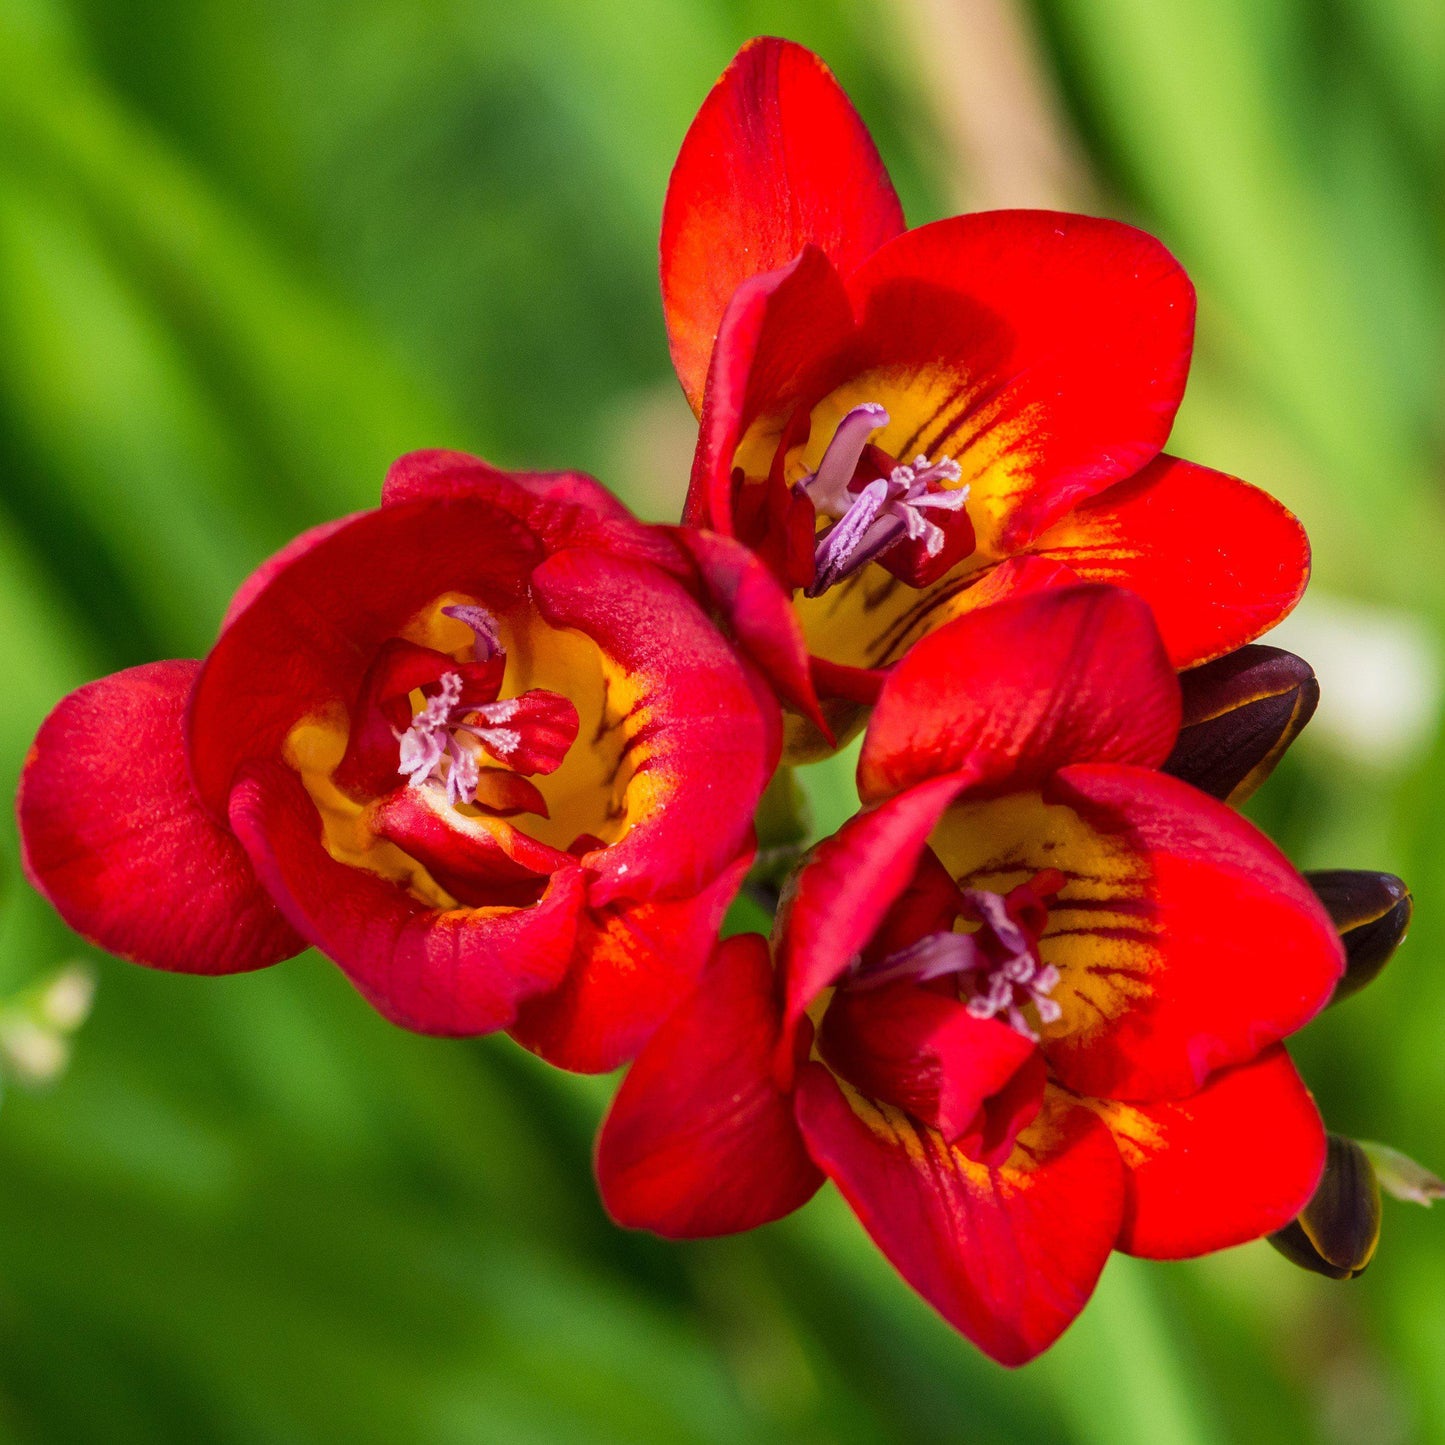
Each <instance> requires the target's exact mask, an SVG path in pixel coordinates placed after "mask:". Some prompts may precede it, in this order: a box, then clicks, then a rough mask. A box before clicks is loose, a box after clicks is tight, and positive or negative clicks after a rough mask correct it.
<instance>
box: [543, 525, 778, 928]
mask: <svg viewBox="0 0 1445 1445" xmlns="http://www.w3.org/2000/svg"><path fill="white" fill-rule="evenodd" d="M532 587H533V596H534V598H535V601H536V604H537V607H538V609H539V611H540V612H541V613H542V615H543V616H544V617H545V618H546V619H547V620H548V621H549V622H550V623H552V624H553V625H554V626H557V627H575V628H578V629H579V630H581V631H582V632H585V633H587V634H588V635H589V636H590V637H593V638H594V639H595V640H596V641H597V643H598V645H599V646H600V647H601V648H602V651H603V652H604V653H605V654H606V655H607V657H608V659H609V660H610V661H611V662H612V663H614V664H615V665H616V668H617V673H616V675H615V676H613V677H611V679H610V684H611V687H612V689H613V694H614V697H615V698H616V699H617V700H618V701H619V702H621V703H625V704H627V710H626V716H625V717H624V718H623V720H622V722H621V723H620V724H619V726H620V727H621V728H622V729H623V735H624V737H625V739H626V742H625V744H624V747H623V751H622V757H621V761H620V764H619V766H620V768H622V769H630V775H629V774H623V776H624V777H626V787H625V791H624V794H623V804H624V807H625V810H626V824H627V826H626V830H625V832H624V833H623V836H622V838H621V841H620V842H617V843H615V844H613V845H612V846H611V847H609V848H606V849H603V850H601V851H599V852H597V853H591V854H588V855H587V857H586V858H585V859H584V860H583V861H584V864H585V866H586V867H587V868H588V869H589V870H591V871H592V872H593V873H595V875H596V877H595V879H594V881H593V883H592V885H591V889H590V893H589V896H590V898H591V901H592V903H593V904H594V905H595V906H598V907H601V906H602V905H604V904H607V903H611V902H613V901H616V900H620V899H624V898H637V899H650V898H654V897H658V896H664V897H674V898H676V897H680V896H689V895H691V894H693V893H696V892H697V891H699V890H700V889H701V888H703V887H704V886H706V885H707V884H708V883H710V882H711V881H712V880H713V879H714V878H715V877H716V876H717V874H718V871H719V870H720V869H722V868H724V867H726V866H727V865H729V864H730V863H732V862H733V860H734V859H736V858H737V857H738V855H739V854H740V853H741V852H742V851H743V850H744V849H745V848H747V847H748V846H749V845H750V839H751V837H752V825H753V810H754V808H755V807H756V806H757V802H758V799H759V797H760V796H761V795H762V790H763V788H764V786H765V785H766V784H767V781H768V777H769V775H770V773H771V771H772V762H773V759H772V748H773V744H774V742H775V740H776V732H775V731H774V727H775V719H770V718H766V717H764V716H763V715H762V713H761V711H760V709H759V706H758V699H757V697H756V695H755V693H754V691H753V688H752V685H751V682H750V680H749V676H748V673H747V671H746V670H745V669H744V666H743V664H742V663H741V661H740V660H739V659H738V657H737V655H736V653H734V652H733V650H732V649H731V648H730V647H729V646H728V644H727V642H726V640H725V639H724V638H723V636H722V634H721V633H720V632H718V630H717V629H716V628H715V627H714V626H713V625H712V623H711V622H709V621H708V619H707V618H706V617H705V616H704V615H703V613H702V612H701V610H700V609H699V608H698V606H697V604H696V603H695V602H694V601H693V600H692V598H691V597H690V596H688V594H687V593H686V592H685V591H684V589H683V588H682V587H681V586H680V585H679V584H678V583H676V582H674V581H672V580H671V579H670V578H667V577H664V576H662V575H661V574H660V573H658V572H656V571H655V570H653V569H652V568H648V567H643V566H640V565H639V564H637V563H634V562H628V561H624V560H622V559H619V558H612V557H607V556H603V555H602V554H600V553H598V552H594V551H591V550H590V549H589V550H586V551H582V550H573V551H568V552H562V553H559V554H557V555H556V556H554V557H551V558H549V559H548V560H547V561H546V562H545V563H543V564H542V566H540V567H539V568H538V569H537V571H536V573H535V574H534V576H533V582H532Z"/></svg>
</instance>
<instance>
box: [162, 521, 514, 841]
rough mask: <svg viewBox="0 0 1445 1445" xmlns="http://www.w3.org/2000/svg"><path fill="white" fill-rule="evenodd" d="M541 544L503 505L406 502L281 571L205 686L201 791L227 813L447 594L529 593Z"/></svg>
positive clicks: (197, 731)
mask: <svg viewBox="0 0 1445 1445" xmlns="http://www.w3.org/2000/svg"><path fill="white" fill-rule="evenodd" d="M539 556H540V552H539V548H538V543H537V541H536V538H535V537H534V536H533V535H532V533H531V532H530V531H528V530H527V529H526V528H525V527H523V526H522V525H521V523H519V522H518V521H517V520H516V519H515V518H514V517H512V516H509V515H508V514H507V513H506V512H504V511H502V510H500V509H499V508H498V506H496V505H495V504H494V503H492V502H489V501H486V500H478V499H471V498H468V499H456V500H437V501H425V500H424V501H415V502H406V503H399V504H398V505H396V506H394V507H389V508H387V509H386V510H384V511H378V512H366V513H363V514H362V515H361V516H358V517H353V518H351V519H350V520H349V521H347V522H346V523H345V524H343V525H341V526H339V527H338V528H337V529H336V530H334V531H332V532H330V533H329V534H328V535H326V536H325V537H324V538H322V539H321V540H319V541H318V542H316V543H315V544H314V545H313V546H311V547H309V548H307V549H305V550H304V551H301V552H299V553H298V554H297V555H296V556H294V557H293V558H292V560H291V561H290V562H289V564H287V565H285V566H281V567H276V566H273V565H272V564H269V563H268V564H267V565H266V567H265V568H263V571H266V572H267V582H266V584H265V586H264V587H262V588H261V589H260V590H259V591H257V592H255V593H254V595H253V596H252V598H251V601H250V603H249V604H248V605H247V606H246V607H245V608H244V610H243V611H241V612H240V613H238V614H237V615H236V616H235V617H234V618H233V620H232V621H231V623H230V625H229V626H228V627H227V628H226V630H225V632H223V633H222V634H221V637H220V639H219V641H218V642H217V643H216V645H215V647H214V648H213V649H212V650H211V655H210V656H209V657H208V658H207V659H206V662H205V664H204V666H203V667H202V669H201V674H200V676H199V677H198V678H197V680H196V685H195V689H194V692H193V694H192V698H191V705H190V717H189V722H188V732H189V737H190V748H191V766H192V771H193V774H194V777H195V780H196V791H197V792H198V793H199V794H200V796H201V798H202V801H203V802H204V803H205V804H206V805H207V807H209V808H210V809H211V810H212V811H213V812H214V813H215V814H216V815H217V816H224V814H225V810H226V800H227V797H228V795H229V793H230V788H231V781H232V779H233V778H234V777H235V776H236V773H237V771H238V769H239V768H240V767H241V766H242V764H244V763H245V762H247V761H248V760H251V759H274V758H276V757H278V756H280V753H281V749H282V745H283V743H284V742H285V739H286V736H287V734H288V733H289V732H290V731H291V729H292V728H293V727H294V726H295V724H296V723H297V722H299V721H300V720H301V719H302V718H305V717H308V716H312V715H315V714H317V713H320V712H323V711H325V710H326V709H327V708H329V707H336V706H337V705H341V706H349V705H350V704H351V702H352V700H353V699H354V698H356V696H357V694H358V691H359V689H360V687H361V683H362V679H363V676H364V674H365V672H366V670H367V668H368V666H369V665H370V664H371V662H372V659H373V658H374V657H375V656H376V653H377V650H378V649H379V648H380V647H381V645H382V644H383V643H384V642H385V641H386V640H387V639H388V638H390V637H394V636H396V635H397V634H398V633H399V632H401V631H402V629H403V628H404V627H405V625H406V623H407V622H408V621H410V620H411V619H412V617H413V616H414V615H415V614H416V613H417V612H418V611H419V610H420V609H421V608H422V607H424V606H425V605H426V604H427V603H429V602H431V601H433V600H434V599H435V598H436V597H437V596H438V595H439V594H440V593H441V592H443V591H446V590H456V591H458V592H460V593H463V594H466V595H470V596H473V597H475V598H476V599H477V600H478V601H480V602H481V603H482V605H483V606H486V607H488V608H490V609H491V610H493V611H500V612H505V611H506V610H507V609H508V608H509V607H511V606H513V605H514V604H515V603H517V602H519V601H521V599H522V598H523V597H524V596H525V592H526V587H527V581H528V578H529V576H530V573H531V570H532V567H533V566H534V565H535V563H536V561H537V560H538V558H539Z"/></svg>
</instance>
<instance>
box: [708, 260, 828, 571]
mask: <svg viewBox="0 0 1445 1445" xmlns="http://www.w3.org/2000/svg"><path fill="white" fill-rule="evenodd" d="M852 335H853V312H852V310H851V308H850V307H849V304H848V295H847V292H846V291H844V289H843V283H842V280H841V279H840V278H839V276H838V273H837V272H836V271H835V270H834V269H833V267H832V265H831V264H830V263H829V261H828V258H827V257H826V256H825V255H824V254H823V253H822V252H821V251H820V250H818V248H817V247H816V246H807V247H805V248H804V249H803V250H802V252H801V253H800V254H799V255H798V256H797V257H796V258H795V259H793V260H791V261H790V262H789V263H788V264H787V265H786V266H781V267H779V268H778V269H777V270H776V271H767V272H764V273H763V274H761V275H758V276H754V277H752V278H751V279H750V280H748V281H745V282H744V283H743V284H742V285H741V286H740V287H739V288H738V290H737V292H736V293H735V294H734V295H733V297H732V298H731V300H730V301H729V302H728V304H727V308H726V310H725V311H724V312H723V314H722V317H721V320H720V322H719V328H718V333H717V340H716V343H715V345H714V346H713V349H712V364H711V366H710V367H709V369H708V373H707V389H706V392H705V393H704V397H703V403H702V417H701V425H700V427H699V430H698V440H697V451H696V452H695V454H694V456H693V463H692V477H691V480H690V482H689V484H688V492H687V502H686V504H685V506H684V509H683V521H684V522H686V523H687V524H688V525H689V526H695V527H702V526H706V527H712V528H713V529H714V530H716V531H719V532H723V533H725V534H726V535H728V536H732V535H735V534H738V535H742V536H743V537H744V540H745V541H747V543H748V545H749V546H751V547H754V548H755V549H756V550H757V551H758V552H759V553H760V554H761V555H762V556H763V558H764V559H765V560H766V561H767V563H768V565H769V566H770V567H771V568H772V569H773V571H774V572H775V573H777V575H778V576H779V577H780V578H787V579H791V580H792V581H793V582H794V583H795V584H796V583H797V581H798V579H797V578H795V577H793V574H794V573H795V572H801V581H802V582H807V581H810V580H811V578H812V562H813V557H812V552H813V530H814V522H813V507H812V504H811V503H809V502H808V501H807V500H806V499H803V498H796V499H794V498H792V496H791V494H790V493H789V492H788V490H787V488H786V486H785V485H784V483H783V481H782V479H781V478H778V477H771V478H770V479H769V480H768V481H767V482H763V481H761V480H758V481H754V482H752V483H751V484H749V486H750V490H749V494H748V496H747V497H742V496H739V495H738V494H737V492H736V491H735V488H734V483H733V465H734V460H735V457H736V454H737V450H738V447H739V445H740V444H741V442H742V440H743V438H744V436H745V435H746V433H747V432H748V429H749V428H750V427H751V426H752V425H753V424H754V423H755V422H756V421H758V420H759V418H761V417H767V418H768V420H769V422H770V432H769V434H770V435H771V433H772V432H774V431H775V432H776V433H777V437H778V439H781V437H782V435H783V432H784V430H785V429H786V427H787V426H788V424H789V422H790V419H791V416H792V412H793V409H794V407H795V406H797V405H798V403H799V401H800V399H801V398H803V397H806V396H810V395H812V394H814V393H816V392H817V391H818V390H820V389H826V379H827V378H828V377H829V376H830V374H831V373H832V372H833V371H834V370H835V368H836V367H838V366H841V364H842V353H843V352H844V351H845V349H846V348H847V347H848V345H849V343H850V342H851V340H852ZM838 379H841V376H839V377H835V378H834V380H835V381H836V380H838ZM765 488H766V489H769V490H767V492H766V493H765V492H764V489H765ZM774 494H776V495H774ZM759 496H763V497H764V500H762V501H759V500H758V497H759ZM790 503H792V505H789V504H790ZM752 513H759V514H760V515H761V517H762V518H763V522H764V524H763V525H761V526H760V525H754V524H751V523H750V522H749V521H748V517H749V516H750V515H751V514H752Z"/></svg>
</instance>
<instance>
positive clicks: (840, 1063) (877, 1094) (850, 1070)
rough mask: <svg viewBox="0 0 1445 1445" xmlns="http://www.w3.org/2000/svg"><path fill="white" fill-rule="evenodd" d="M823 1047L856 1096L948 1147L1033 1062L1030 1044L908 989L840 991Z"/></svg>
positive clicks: (957, 1006)
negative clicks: (932, 1132)
mask: <svg viewBox="0 0 1445 1445" xmlns="http://www.w3.org/2000/svg"><path fill="white" fill-rule="evenodd" d="M818 1045H819V1048H820V1049H821V1050H822V1054H823V1057H824V1058H825V1059H826V1060H827V1061H828V1063H829V1065H830V1066H831V1067H832V1068H834V1069H836V1070H837V1072H838V1073H840V1074H841V1075H843V1077H844V1078H845V1079H847V1080H848V1082H849V1083H850V1084H852V1085H853V1086H854V1087H855V1088H857V1089H859V1090H861V1091H862V1092H863V1093H864V1094H867V1095H868V1096H869V1097H870V1098H873V1099H880V1100H882V1101H884V1102H885V1103H889V1104H894V1105H896V1106H897V1107H898V1108H900V1109H903V1110H905V1111H906V1112H907V1113H909V1114H911V1115H912V1116H913V1117H914V1118H915V1119H917V1120H918V1121H919V1122H920V1123H923V1124H927V1125H929V1126H930V1127H931V1128H934V1129H937V1130H938V1131H939V1132H940V1133H941V1134H942V1135H943V1136H944V1138H945V1139H948V1140H949V1141H954V1140H957V1139H959V1138H961V1137H962V1136H963V1135H964V1134H967V1133H968V1132H970V1130H972V1129H974V1128H975V1127H976V1126H977V1125H978V1120H979V1115H980V1113H981V1112H982V1111H983V1109H984V1106H985V1104H986V1103H987V1102H988V1100H989V1099H991V1098H992V1097H993V1096H994V1095H996V1094H998V1093H999V1092H1000V1091H1001V1090H1003V1088H1004V1087H1005V1086H1006V1085H1007V1084H1008V1083H1009V1082H1010V1080H1012V1078H1013V1077H1014V1075H1015V1074H1016V1073H1018V1071H1019V1070H1020V1069H1021V1068H1022V1067H1023V1066H1024V1064H1025V1063H1026V1062H1027V1061H1028V1060H1029V1059H1030V1058H1032V1057H1033V1055H1034V1045H1033V1043H1032V1042H1031V1041H1030V1040H1029V1039H1026V1038H1024V1036H1023V1035H1022V1034H1020V1033H1016V1032H1015V1031H1014V1030H1013V1029H1011V1028H1009V1026H1008V1025H1007V1024H1003V1023H999V1022H998V1020H996V1019H980V1018H975V1017H974V1016H973V1015H972V1014H970V1013H969V1011H968V1010H967V1009H966V1008H965V1007H964V1006H963V1005H962V1004H961V1003H960V1002H959V1001H958V1000H957V999H956V998H949V997H948V996H946V995H944V994H941V993H933V992H931V991H930V990H928V989H924V988H918V987H916V986H915V985H913V984H908V983H895V984H885V985H884V986H883V987H881V988H873V989H853V988H840V989H839V990H838V991H837V992H836V993H835V994H834V995H833V998H832V1001H831V1002H830V1003H829V1005H828V1011H827V1012H826V1013H825V1014H824V1015H823V1024H822V1028H821V1030H820V1031H819V1034H818ZM1040 1087H1042V1081H1040Z"/></svg>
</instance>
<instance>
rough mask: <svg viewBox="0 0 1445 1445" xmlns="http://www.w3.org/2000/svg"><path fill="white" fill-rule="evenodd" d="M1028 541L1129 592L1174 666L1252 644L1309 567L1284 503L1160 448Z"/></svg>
mask: <svg viewBox="0 0 1445 1445" xmlns="http://www.w3.org/2000/svg"><path fill="white" fill-rule="evenodd" d="M1029 550H1030V551H1031V552H1034V553H1037V554H1038V555H1040V556H1045V557H1054V558H1056V559H1057V560H1058V561H1060V562H1063V563H1066V564H1067V565H1068V566H1069V567H1071V568H1072V569H1073V570H1074V571H1075V572H1077V573H1078V574H1079V576H1080V577H1083V578H1086V579H1087V580H1089V581H1093V582H1112V583H1114V584H1115V585H1116V586H1119V587H1127V588H1128V589H1129V590H1130V591H1131V592H1135V593H1137V594H1138V595H1139V596H1140V597H1142V598H1143V599H1144V600H1145V601H1146V602H1147V603H1148V604H1149V606H1150V608H1151V609H1152V610H1153V613H1154V620H1155V621H1156V622H1157V623H1158V624H1159V631H1160V634H1161V635H1162V637H1163V638H1164V646H1165V648H1166V649H1167V650H1168V653H1169V657H1170V660H1171V661H1172V662H1173V664H1174V666H1175V667H1177V668H1184V667H1194V666H1197V665H1198V664H1199V663H1201V662H1207V661H1209V660H1210V659H1211V658H1215V657H1219V656H1221V655H1222V654H1224V653H1226V652H1229V651H1231V650H1232V649H1233V648H1236V647H1242V646H1243V645H1244V644H1245V643H1246V642H1253V641H1254V639H1255V638H1256V637H1258V636H1259V635H1260V634H1261V633H1263V632H1267V631H1268V630H1269V629H1270V628H1271V627H1273V626H1274V625H1275V624H1276V623H1277V622H1279V621H1280V620H1281V619H1282V618H1283V617H1284V616H1285V615H1286V614H1287V613H1288V612H1289V611H1290V609H1291V608H1293V607H1294V605H1295V603H1296V602H1298V601H1299V599H1300V597H1301V596H1302V595H1303V594H1304V590H1305V583H1306V582H1307V581H1308V580H1309V574H1310V547H1309V541H1308V539H1307V538H1306V537H1305V532H1304V528H1303V527H1302V526H1301V525H1300V523H1299V521H1298V519H1297V518H1296V517H1295V516H1294V514H1293V513H1291V512H1289V511H1286V510H1285V508H1284V507H1282V506H1281V505H1280V504H1279V503H1278V502H1277V501H1275V499H1274V498H1273V497H1271V496H1270V495H1269V494H1268V493H1267V492H1262V491H1260V490H1259V488H1258V487H1252V486H1250V485H1249V483H1248V482H1241V481H1239V480H1238V479H1237V478H1235V477H1231V476H1226V475H1225V474H1224V473H1223V472H1215V471H1211V470H1210V469H1209V468H1208V467H1201V466H1196V465H1195V464H1194V463H1193V462H1185V461H1180V460H1179V459H1178V458H1176V457H1168V456H1164V457H1160V458H1158V459H1157V460H1156V461H1154V462H1153V463H1151V464H1150V465H1149V466H1147V467H1145V468H1144V470H1143V471H1142V472H1140V473H1139V475H1138V476H1136V477H1131V478H1130V479H1129V480H1128V481H1124V482H1120V483H1119V484H1118V485H1117V486H1113V487H1110V488H1109V489H1108V491H1106V492H1102V493H1100V494H1099V495H1098V496H1096V497H1093V498H1090V499H1089V500H1088V501H1086V502H1084V503H1083V505H1082V506H1079V507H1077V508H1075V510H1074V511H1072V512H1070V513H1069V514H1068V515H1067V516H1064V517H1062V518H1061V519H1060V520H1059V521H1058V522H1056V523H1055V524H1054V525H1053V526H1052V527H1050V528H1049V529H1048V531H1046V532H1044V533H1043V535H1042V536H1040V537H1038V538H1037V539H1036V540H1035V541H1034V542H1033V544H1032V545H1031V546H1030V548H1029Z"/></svg>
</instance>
